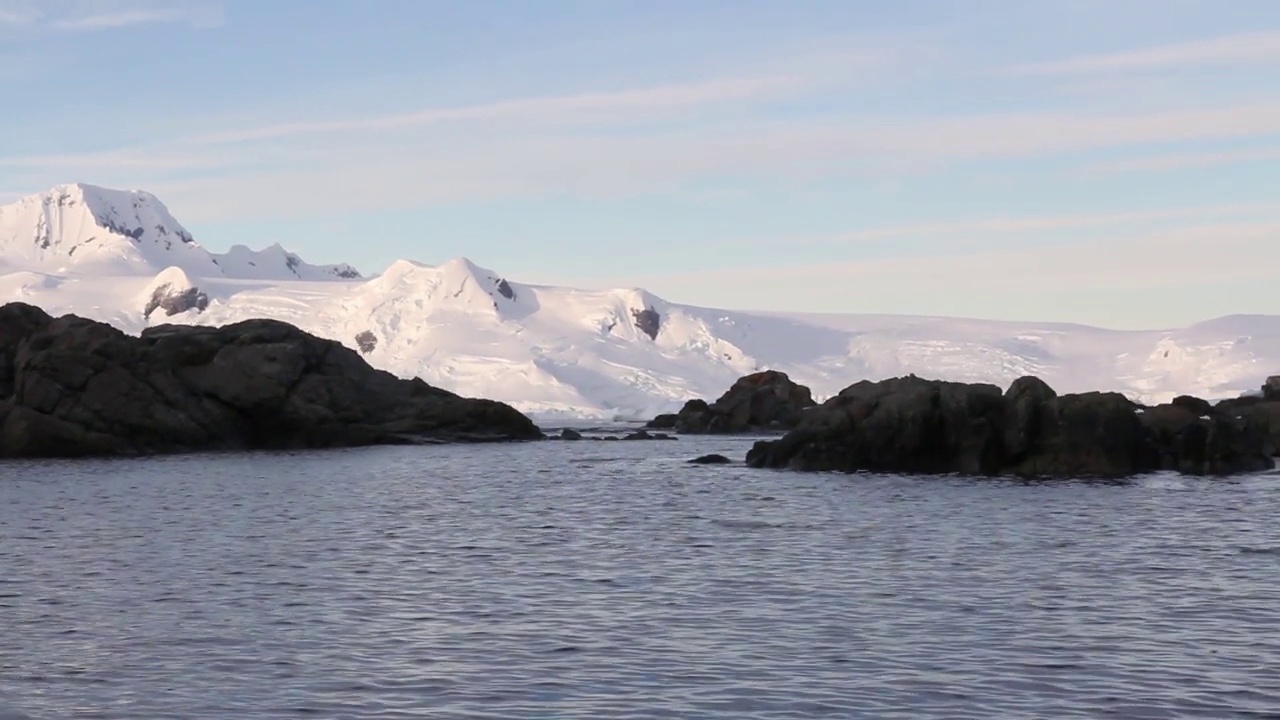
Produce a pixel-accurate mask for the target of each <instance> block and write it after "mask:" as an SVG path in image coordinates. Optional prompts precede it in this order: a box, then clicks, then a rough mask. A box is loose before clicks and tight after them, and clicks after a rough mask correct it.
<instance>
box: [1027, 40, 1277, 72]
mask: <svg viewBox="0 0 1280 720" xmlns="http://www.w3.org/2000/svg"><path fill="white" fill-rule="evenodd" d="M1274 60H1280V30H1264V31H1259V32H1249V33H1239V34H1235V35H1223V36H1220V37H1215V38H1208V39H1205V40H1196V41H1192V42H1184V43H1175V44H1170V45H1158V46H1155V47H1149V48H1143V49H1140V50H1131V51H1127V52H1119V53H1106V54H1096V55H1081V56H1077V57H1073V58H1067V59H1066V60H1059V61H1055V62H1047V63H1034V64H1029V65H1019V66H1015V67H1012V68H1010V69H1009V70H1008V72H1009V73H1010V74H1014V75H1034V76H1055V75H1057V76H1061V75H1096V74H1105V73H1123V72H1150V71H1157V70H1170V69H1175V68H1182V67H1188V66H1206V65H1242V64H1249V63H1262V62H1270V61H1274Z"/></svg>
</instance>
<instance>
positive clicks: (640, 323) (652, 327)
mask: <svg viewBox="0 0 1280 720" xmlns="http://www.w3.org/2000/svg"><path fill="white" fill-rule="evenodd" d="M631 319H632V320H635V323H636V327H637V328H639V330H640V332H642V333H644V334H645V335H647V336H649V339H650V340H657V339H658V331H659V330H661V329H662V317H661V316H660V315H658V311H657V310H654V309H653V308H645V309H643V310H632V311H631Z"/></svg>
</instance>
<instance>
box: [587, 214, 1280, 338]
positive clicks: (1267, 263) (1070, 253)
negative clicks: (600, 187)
mask: <svg viewBox="0 0 1280 720" xmlns="http://www.w3.org/2000/svg"><path fill="white" fill-rule="evenodd" d="M1277 236H1280V220H1274V219H1272V220H1259V221H1240V222H1220V223H1205V224H1201V225H1196V226H1191V227H1182V228H1173V229H1166V230H1160V231H1155V232H1150V231H1148V232H1141V231H1140V232H1136V233H1132V232H1131V233H1127V234H1111V235H1109V236H1107V237H1104V238H1093V239H1089V240H1085V241H1080V240H1077V241H1073V242H1063V243H1058V244H1056V245H1052V246H1047V247H1046V246H1042V245H1037V246H1035V247H1030V248H1000V249H993V250H984V251H979V252H964V253H955V252H953V253H946V254H937V255H931V256H927V257H895V258H887V259H875V260H865V261H852V262H827V263H822V264H796V265H785V264H771V265H769V266H768V267H741V268H734V269H722V270H718V269H708V270H702V271H698V272H682V273H677V274H648V275H633V276H627V277H613V278H606V279H602V280H601V281H600V282H598V283H596V285H599V286H601V287H605V286H618V287H628V286H640V287H646V288H648V289H649V290H651V291H653V292H656V293H658V294H659V295H663V296H664V297H667V298H668V299H670V300H673V301H677V302H688V303H693V304H702V305H710V306H713V307H756V308H769V309H771V310H780V311H801V312H803V311H809V310H811V309H814V308H823V307H825V308H848V309H853V308H861V310H860V311H861V312H873V313H874V312H904V313H915V314H923V315H949V316H961V317H965V316H967V317H1005V318H1009V319H1012V318H1014V317H1017V316H1018V315H1019V312H1018V311H1017V309H1016V306H1018V305H1021V304H1024V303H1022V299H1025V306H1026V308H1027V311H1026V313H1027V316H1026V317H1023V318H1022V319H1027V320H1055V319H1061V320H1078V319H1079V313H1080V312H1081V311H1082V310H1083V309H1084V308H1083V307H1082V306H1083V305H1084V303H1085V302H1088V303H1089V304H1090V305H1092V306H1093V307H1092V309H1093V310H1094V311H1096V312H1100V313H1102V315H1101V317H1106V318H1108V320H1107V321H1106V322H1104V323H1103V324H1104V325H1106V326H1110V327H1134V328H1148V327H1150V326H1151V325H1152V324H1153V322H1155V323H1168V324H1170V325H1181V324H1185V323H1188V322H1194V321H1197V320H1200V319H1203V318H1204V317H1206V316H1207V315H1211V314H1215V313H1221V312H1231V311H1239V310H1240V308H1239V307H1238V306H1237V307H1235V308H1234V310H1232V309H1229V308H1225V307H1224V308H1221V309H1220V310H1217V309H1207V308H1209V307H1210V306H1211V305H1213V304H1214V301H1215V300H1221V297H1222V296H1217V295H1215V296H1214V297H1212V298H1204V299H1201V300H1194V301H1193V302H1191V303H1181V304H1179V303H1176V302H1169V301H1170V300H1171V299H1174V298H1182V299H1186V297H1187V296H1188V293H1194V292H1195V289H1196V288H1197V287H1198V286H1206V285H1219V286H1220V285H1222V284H1224V283H1225V284H1228V285H1229V286H1231V287H1235V284H1239V287H1244V286H1246V285H1248V284H1250V283H1253V284H1256V283H1260V282H1262V283H1269V282H1271V281H1272V280H1273V278H1274V270H1273V268H1274V267H1275V265H1276V263H1280V243H1275V242H1274V238H1276V237H1277ZM1206 247H1212V248H1213V251H1212V252H1205V248H1206ZM993 284H994V285H995V287H996V288H998V289H997V290H996V291H995V292H993ZM1162 291H1164V292H1162ZM1148 293H1156V294H1152V295H1147V294H1148ZM1135 294H1137V295H1139V296H1144V297H1145V299H1144V301H1143V303H1142V304H1141V305H1138V306H1124V305H1121V304H1119V302H1120V300H1119V299H1121V298H1128V299H1129V302H1130V303H1132V298H1133V297H1134V295H1135ZM1049 296H1053V297H1056V301H1054V302H1051V303H1049V304H1048V305H1046V304H1044V302H1043V299H1044V298H1046V297H1049ZM1192 297H1194V296H1192ZM1152 303H1155V304H1158V305H1159V308H1158V309H1156V310H1154V311H1153V310H1152V308H1151V304H1152ZM1217 304H1218V305H1223V303H1222V302H1218V303H1217ZM1226 304H1228V305H1229V304H1230V303H1229V300H1228V302H1227V303H1226ZM1086 312H1087V310H1086ZM1152 318H1157V319H1156V320H1154V321H1153V320H1152Z"/></svg>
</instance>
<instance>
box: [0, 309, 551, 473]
mask: <svg viewBox="0 0 1280 720" xmlns="http://www.w3.org/2000/svg"><path fill="white" fill-rule="evenodd" d="M539 437H541V431H540V430H539V429H538V428H537V426H535V425H534V423H533V422H532V421H531V420H530V419H529V418H527V417H525V416H524V415H522V414H521V413H519V412H518V411H516V410H515V409H514V408H512V407H510V406H508V405H505V404H503V403H499V402H494V401H491V400H472V399H467V398H463V397H460V396H458V395H455V394H453V393H451V392H447V391H445V390H441V389H439V388H434V387H431V386H430V385H427V384H426V383H425V382H423V381H422V380H420V379H416V378H415V379H413V380H403V379H400V378H397V377H395V376H394V375H392V374H390V373H387V372H383V371H381V370H376V369H374V368H372V367H371V366H369V365H368V364H367V363H366V362H365V361H364V360H362V359H361V358H360V356H359V355H358V354H357V353H356V352H355V351H354V350H351V349H349V348H346V347H344V346H343V345H341V344H340V343H337V342H333V341H330V340H323V339H320V338H317V337H315V336H313V335H309V334H307V333H305V332H303V331H301V330H299V329H298V328H296V327H293V326H292V325H289V324H287V323H283V322H279V321H275V320H249V321H245V322H240V323H235V324H233V325H227V326H225V327H190V326H178V325H164V326H158V327H154V328H150V329H148V330H146V331H144V332H143V333H142V336H141V337H133V336H130V335H126V334H124V333H123V332H121V331H119V330H117V329H115V328H113V327H111V326H109V325H106V324H104V323H99V322H94V321H92V320H87V319H85V318H81V317H77V316H74V315H66V316H63V317H60V318H57V319H54V318H52V317H50V316H49V315H48V314H46V313H45V312H44V311H43V310H40V309H39V308H36V307H33V306H31V305H27V304H24V303H10V304H8V305H4V306H3V307H0V457H9V458H13V457H83V456H97V455H104V456H105V455H147V454H159V453H174V452H189V451H199V450H249V449H293V448H324V447H343V446H348V447H349V446H359V445H375V444H410V443H421V442H449V441H457V442H468V441H471V442H480V441H503V440H532V439H537V438H539Z"/></svg>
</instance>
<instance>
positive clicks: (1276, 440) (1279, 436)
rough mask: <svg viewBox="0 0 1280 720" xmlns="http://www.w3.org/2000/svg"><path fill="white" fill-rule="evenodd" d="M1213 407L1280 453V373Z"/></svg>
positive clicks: (1, 360) (0, 360)
mask: <svg viewBox="0 0 1280 720" xmlns="http://www.w3.org/2000/svg"><path fill="white" fill-rule="evenodd" d="M0 362H3V359H0ZM1213 409H1214V410H1215V411H1216V412H1218V413H1223V414H1226V415H1231V416H1233V417H1238V418H1241V419H1244V420H1248V421H1249V422H1251V423H1254V424H1256V425H1259V426H1261V427H1264V428H1267V429H1269V430H1270V433H1271V442H1272V444H1273V445H1274V447H1275V450H1274V452H1275V453H1276V454H1277V455H1280V375H1273V376H1272V377H1269V378H1267V380H1266V382H1265V383H1263V385H1262V392H1261V393H1259V394H1257V395H1248V396H1245V397H1238V398H1231V399H1229V400H1223V401H1221V402H1219V403H1218V404H1217V405H1214V406H1213Z"/></svg>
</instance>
